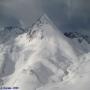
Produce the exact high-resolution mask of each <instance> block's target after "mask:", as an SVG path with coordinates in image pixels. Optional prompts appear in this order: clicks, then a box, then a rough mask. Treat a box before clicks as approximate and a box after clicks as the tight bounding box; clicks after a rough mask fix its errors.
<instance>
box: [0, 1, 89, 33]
mask: <svg viewBox="0 0 90 90" xmlns="http://www.w3.org/2000/svg"><path fill="white" fill-rule="evenodd" d="M89 2H90V1H89V0H0V13H2V12H6V13H9V14H11V13H13V14H14V16H16V17H18V18H20V19H22V20H23V21H24V22H25V23H26V24H27V25H31V24H32V23H33V22H35V20H36V19H37V18H39V17H40V16H41V15H43V14H44V13H47V15H48V16H49V17H50V18H51V19H52V20H53V22H54V23H55V24H56V25H57V26H58V28H60V29H62V30H70V29H72V30H78V29H86V30H87V31H88V29H89V28H90V25H89V24H90V5H89V4H90V3H89ZM11 15H12V14H11ZM12 16H13V15H12Z"/></svg>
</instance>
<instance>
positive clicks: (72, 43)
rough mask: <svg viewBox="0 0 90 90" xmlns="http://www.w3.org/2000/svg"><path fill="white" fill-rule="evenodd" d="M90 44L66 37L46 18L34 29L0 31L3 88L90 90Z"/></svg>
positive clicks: (36, 23)
mask: <svg viewBox="0 0 90 90" xmlns="http://www.w3.org/2000/svg"><path fill="white" fill-rule="evenodd" d="M89 76H90V44H88V43H87V42H86V41H84V40H83V42H82V43H79V42H78V41H77V39H70V38H68V37H66V36H65V35H64V34H63V33H62V32H60V30H58V28H57V27H56V26H55V25H54V24H53V22H52V21H51V20H50V19H49V18H48V16H47V15H43V16H42V17H41V18H39V20H37V21H36V22H35V23H34V24H33V25H32V27H31V28H28V30H26V31H25V30H24V29H22V28H19V27H13V28H12V27H6V28H3V30H1V31H0V86H1V87H19V90H90V85H89V84H90V77H89Z"/></svg>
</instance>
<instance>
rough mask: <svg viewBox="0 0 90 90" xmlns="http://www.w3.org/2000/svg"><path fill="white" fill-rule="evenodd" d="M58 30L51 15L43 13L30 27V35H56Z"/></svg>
mask: <svg viewBox="0 0 90 90" xmlns="http://www.w3.org/2000/svg"><path fill="white" fill-rule="evenodd" d="M56 30H57V28H56V26H55V25H54V24H53V22H52V21H51V20H50V19H49V17H48V16H47V15H46V14H44V15H42V16H41V17H40V18H39V19H38V20H37V21H36V22H35V23H34V24H33V25H32V27H31V28H30V30H29V33H28V34H29V36H30V38H31V37H35V38H36V37H37V36H38V35H39V37H44V36H51V35H52V34H53V35H54V33H55V31H56Z"/></svg>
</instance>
